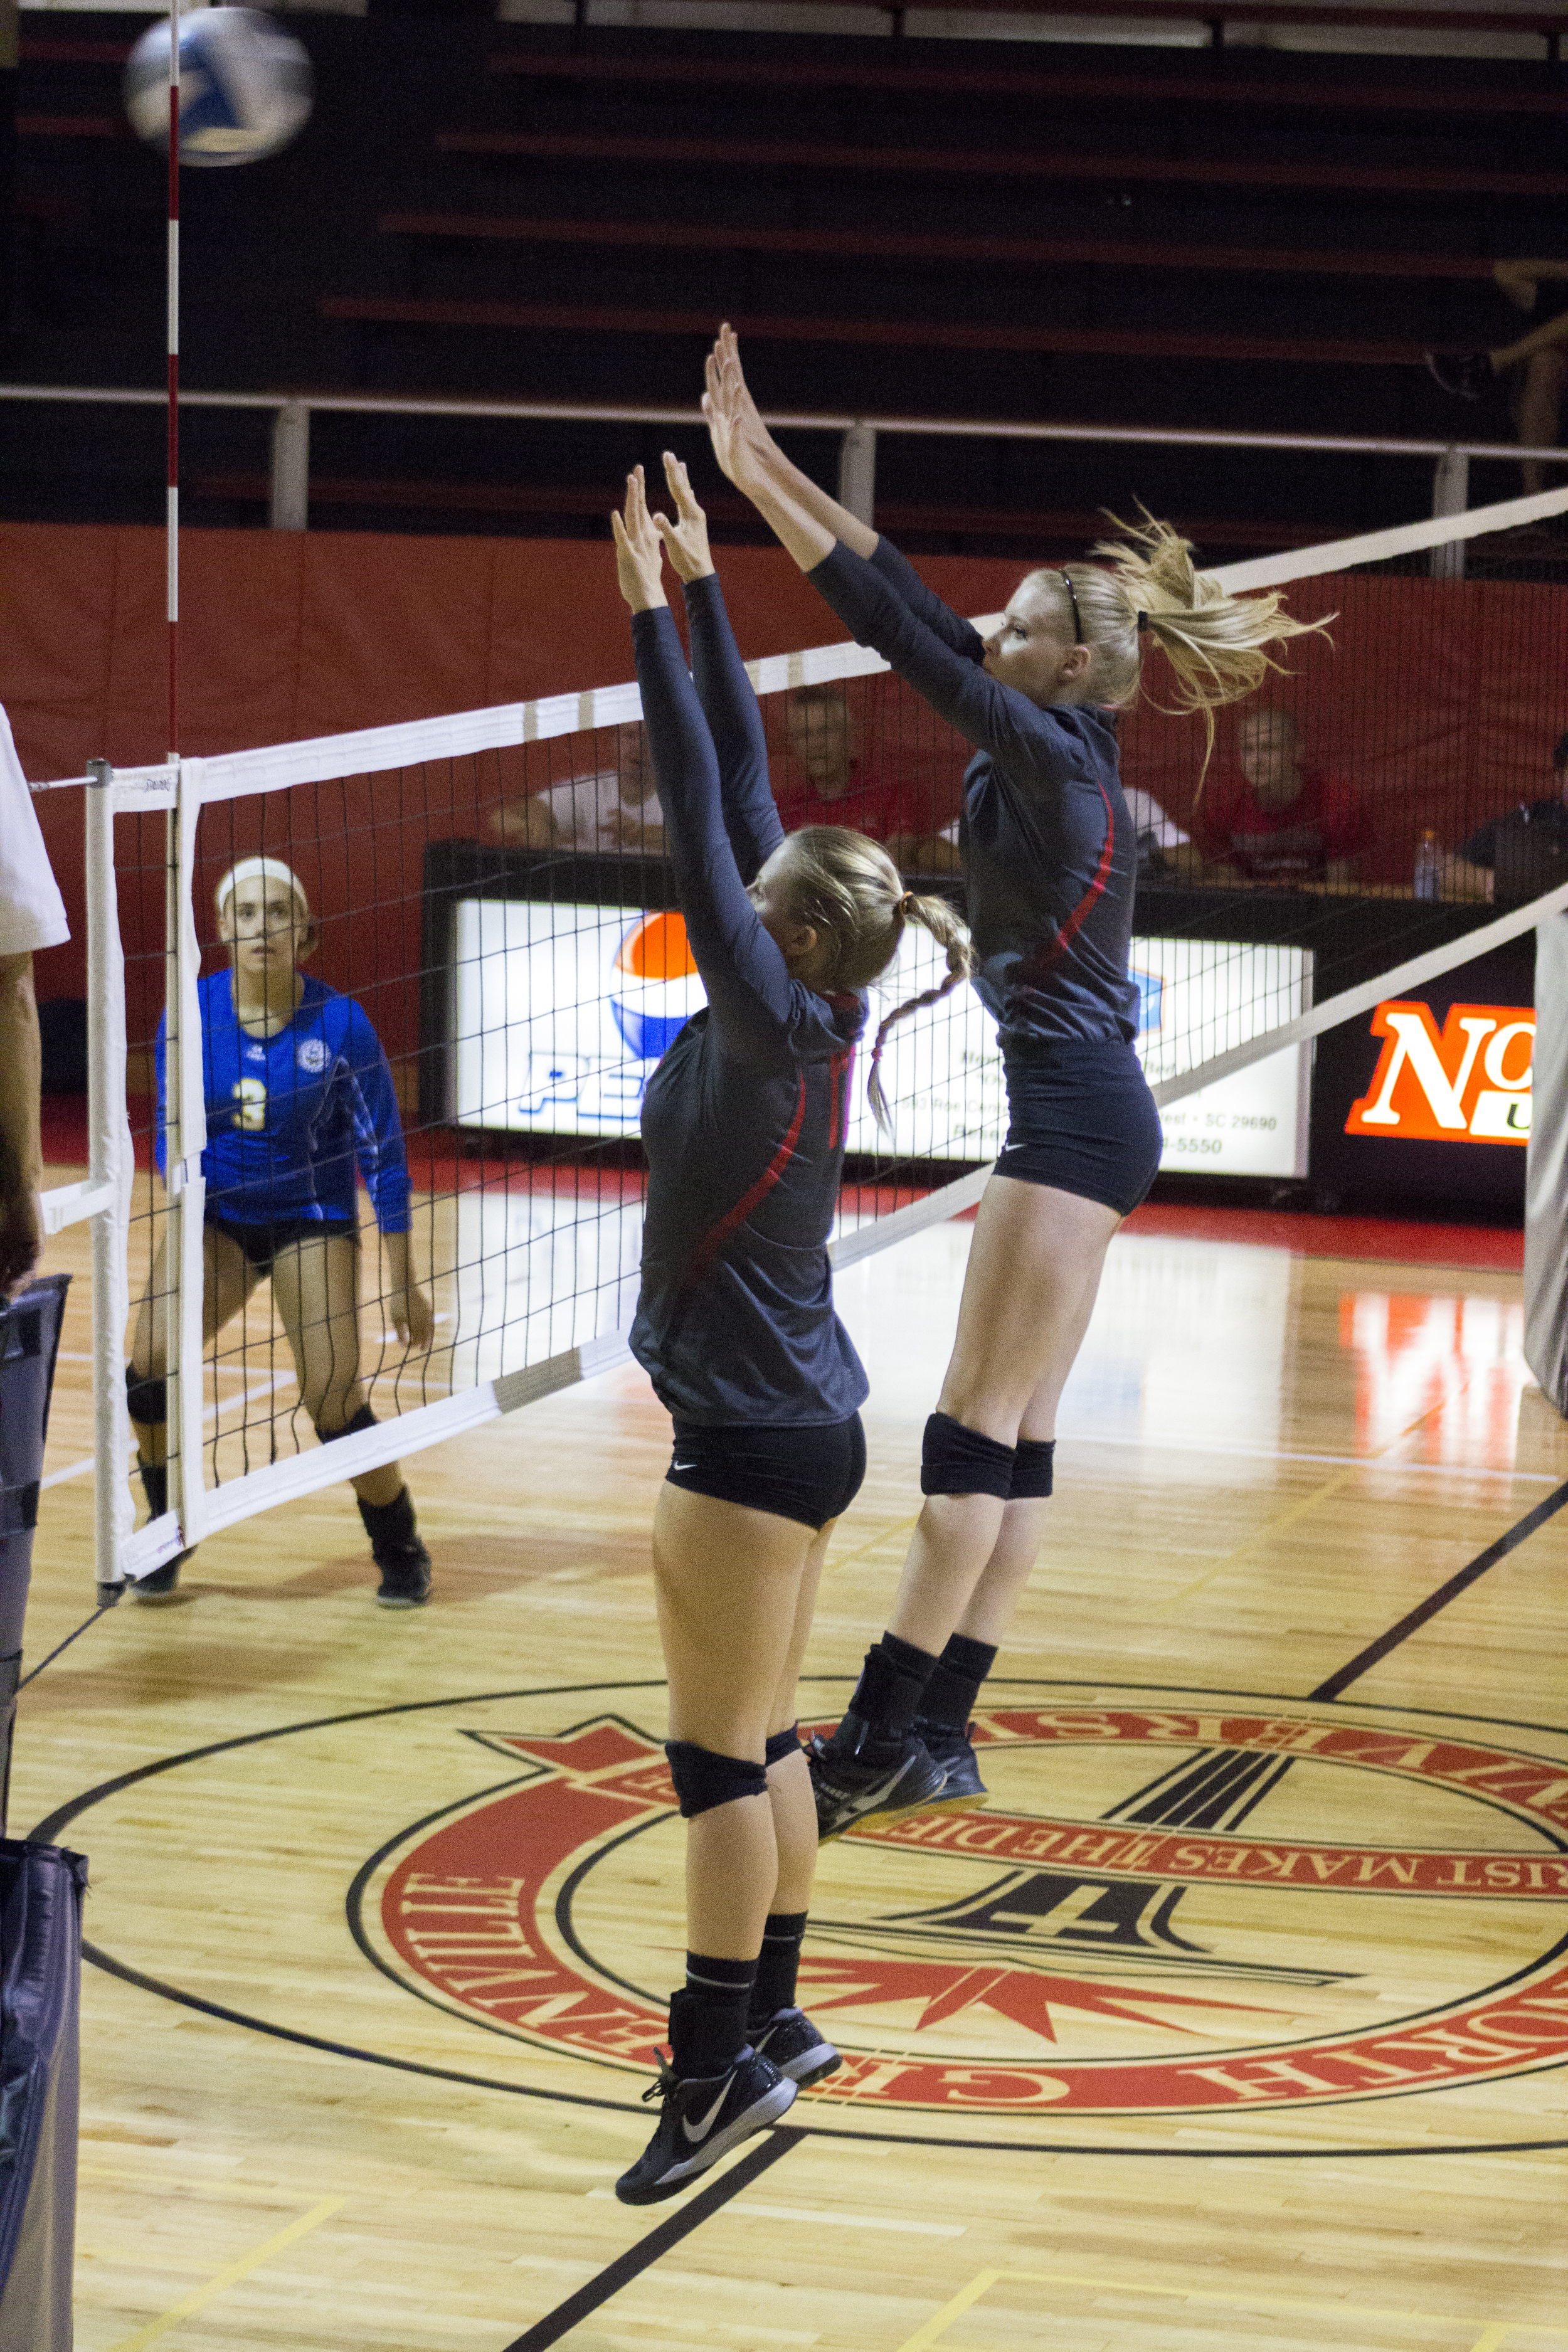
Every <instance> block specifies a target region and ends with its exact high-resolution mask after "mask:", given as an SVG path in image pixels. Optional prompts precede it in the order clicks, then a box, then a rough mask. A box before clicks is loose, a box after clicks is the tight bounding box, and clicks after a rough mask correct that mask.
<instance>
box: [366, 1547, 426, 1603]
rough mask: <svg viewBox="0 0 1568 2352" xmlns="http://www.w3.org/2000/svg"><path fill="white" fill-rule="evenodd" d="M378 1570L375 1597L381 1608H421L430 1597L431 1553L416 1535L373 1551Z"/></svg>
mask: <svg viewBox="0 0 1568 2352" xmlns="http://www.w3.org/2000/svg"><path fill="white" fill-rule="evenodd" d="M373 1557H374V1560H375V1564H376V1566H377V1568H379V1569H380V1570H381V1582H380V1584H379V1585H378V1586H377V1588H376V1595H375V1597H376V1599H377V1601H379V1602H380V1603H381V1606H382V1607H383V1608H384V1609H422V1608H423V1607H424V1605H425V1603H426V1601H428V1599H429V1598H430V1555H429V1553H428V1552H427V1551H426V1549H425V1546H424V1545H423V1543H421V1541H420V1539H419V1538H418V1537H417V1536H416V1537H415V1538H414V1539H413V1541H412V1542H411V1543H401V1544H384V1545H383V1546H382V1548H381V1549H380V1550H379V1551H378V1552H376V1553H374V1555H373Z"/></svg>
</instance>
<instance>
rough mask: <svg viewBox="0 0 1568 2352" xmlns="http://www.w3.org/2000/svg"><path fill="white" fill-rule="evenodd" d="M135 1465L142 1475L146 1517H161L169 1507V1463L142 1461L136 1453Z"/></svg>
mask: <svg viewBox="0 0 1568 2352" xmlns="http://www.w3.org/2000/svg"><path fill="white" fill-rule="evenodd" d="M136 1467H137V1469H138V1471H139V1472H140V1473H141V1476H142V1493H143V1494H144V1495H145V1496H146V1497H147V1517H149V1518H150V1519H161V1518H162V1517H163V1514H164V1512H165V1511H166V1510H167V1509H168V1507H169V1465H168V1464H167V1463H166V1462H143V1461H142V1458H141V1456H140V1455H138V1456H137V1461H136Z"/></svg>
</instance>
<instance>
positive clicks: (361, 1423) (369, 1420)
mask: <svg viewBox="0 0 1568 2352" xmlns="http://www.w3.org/2000/svg"><path fill="white" fill-rule="evenodd" d="M374 1427H375V1415H374V1412H372V1411H371V1409H370V1407H369V1405H367V1404H362V1405H361V1407H360V1409H359V1411H358V1412H356V1413H355V1415H354V1417H353V1420H352V1421H345V1422H344V1423H343V1425H342V1428H341V1429H323V1428H322V1427H321V1423H320V1422H318V1423H316V1434H317V1436H318V1437H319V1438H320V1439H321V1444H323V1445H335V1444H337V1442H338V1440H339V1438H340V1437H356V1436H357V1435H358V1434H359V1433H360V1431H361V1430H362V1429H374Z"/></svg>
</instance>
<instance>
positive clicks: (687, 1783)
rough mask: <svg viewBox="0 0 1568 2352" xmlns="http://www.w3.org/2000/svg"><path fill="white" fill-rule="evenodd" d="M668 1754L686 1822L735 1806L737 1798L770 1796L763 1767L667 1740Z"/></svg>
mask: <svg viewBox="0 0 1568 2352" xmlns="http://www.w3.org/2000/svg"><path fill="white" fill-rule="evenodd" d="M664 1752H665V1754H666V1755H667V1756H668V1759H669V1777H670V1779H671V1780H673V1781H674V1783H675V1793H676V1795H677V1796H678V1797H679V1800H680V1813H681V1819H682V1820H683V1821H688V1822H689V1821H690V1820H691V1819H692V1818H693V1816H694V1815H695V1814H698V1813H707V1812H711V1811H712V1810H713V1807H714V1806H715V1805H729V1804H732V1803H733V1802H734V1801H735V1799H736V1798H737V1797H765V1796H766V1795H767V1793H768V1776H767V1773H766V1771H765V1769H763V1766H762V1765H761V1764H746V1763H742V1760H741V1759H740V1757H738V1756H715V1755H714V1753H713V1751H712V1749H711V1748H695V1747H693V1746H692V1743H691V1742H690V1740H689V1739H667V1740H666V1741H665V1743H664Z"/></svg>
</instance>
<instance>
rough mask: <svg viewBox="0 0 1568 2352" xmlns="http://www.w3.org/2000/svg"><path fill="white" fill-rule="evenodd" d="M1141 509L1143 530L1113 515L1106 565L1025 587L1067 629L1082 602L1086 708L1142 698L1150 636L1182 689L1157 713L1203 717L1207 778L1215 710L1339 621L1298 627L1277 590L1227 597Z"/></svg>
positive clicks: (1099, 549) (1103, 546)
mask: <svg viewBox="0 0 1568 2352" xmlns="http://www.w3.org/2000/svg"><path fill="white" fill-rule="evenodd" d="M1108 512H1109V510H1108ZM1140 512H1141V513H1142V517H1143V520H1142V522H1141V523H1125V522H1123V521H1122V520H1121V517H1120V516H1118V515H1110V517H1109V519H1110V521H1111V522H1113V523H1114V524H1115V526H1116V528H1117V530H1120V531H1122V532H1124V533H1125V537H1124V538H1121V539H1102V540H1100V541H1097V542H1096V544H1095V545H1094V546H1093V547H1092V548H1091V549H1090V550H1089V553H1090V554H1091V555H1093V556H1098V557H1100V558H1101V559H1102V561H1100V562H1096V563H1069V564H1067V565H1064V566H1058V567H1056V568H1046V569H1042V570H1040V571H1038V572H1030V573H1029V575H1028V577H1027V579H1026V581H1025V582H1024V583H1022V584H1023V585H1024V586H1026V587H1029V588H1037V589H1041V590H1044V591H1045V592H1046V593H1048V594H1050V595H1052V596H1053V598H1054V600H1055V602H1056V604H1057V605H1058V609H1059V611H1060V614H1061V617H1062V620H1063V622H1064V624H1065V625H1067V626H1068V628H1069V629H1070V628H1071V627H1072V620H1073V614H1072V609H1071V605H1072V601H1073V599H1076V602H1077V609H1078V614H1079V628H1080V629H1081V635H1079V631H1078V630H1074V631H1073V634H1074V636H1075V638H1076V639H1077V641H1078V642H1079V643H1081V644H1083V645H1086V646H1088V647H1089V653H1090V656H1092V658H1091V660H1090V663H1089V672H1088V676H1087V678H1086V681H1085V686H1084V691H1083V696H1082V699H1083V700H1084V701H1086V702H1102V703H1109V704H1110V705H1111V706H1113V707H1116V706H1121V705H1126V704H1128V703H1131V702H1134V701H1136V699H1137V697H1138V691H1139V688H1140V685H1141V684H1142V667H1143V646H1142V642H1141V641H1142V638H1143V637H1144V635H1148V636H1151V637H1152V638H1153V639H1154V640H1155V642H1156V643H1157V645H1158V646H1159V647H1160V650H1161V652H1162V653H1163V655H1164V656H1165V659H1166V661H1167V663H1168V664H1169V666H1170V668H1171V672H1172V675H1173V677H1174V679H1175V689H1176V690H1175V699H1174V701H1173V702H1171V703H1156V704H1155V706H1154V707H1155V709H1157V710H1168V711H1172V712H1174V713H1175V714H1177V715H1178V716H1182V717H1185V716H1187V715H1188V714H1189V713H1191V712H1193V711H1200V712H1201V713H1202V715H1203V721H1204V730H1205V735H1206V737H1207V744H1206V748H1205V752H1204V768H1205V772H1206V771H1207V768H1208V763H1209V760H1210V758H1211V756H1212V754H1213V751H1214V740H1215V728H1214V714H1215V711H1216V710H1218V709H1222V708H1223V706H1224V705H1225V704H1226V703H1227V702H1240V701H1243V700H1244V699H1245V698H1246V697H1247V695H1249V694H1255V693H1256V692H1257V690H1258V688H1259V687H1260V686H1261V685H1262V684H1263V681H1264V679H1265V678H1266V677H1268V673H1269V671H1270V670H1274V671H1281V670H1282V668H1283V665H1282V664H1281V663H1279V662H1277V661H1276V660H1275V659H1274V658H1273V656H1271V655H1270V653H1269V652H1268V647H1269V646H1277V645H1283V644H1284V643H1285V641H1286V640H1287V639H1288V638H1290V637H1304V636H1310V635H1312V634H1313V633H1314V632H1315V631H1318V630H1321V629H1326V628H1327V627H1328V625H1329V621H1331V620H1332V619H1333V618H1334V615H1333V614H1329V616H1328V618H1327V619H1325V620H1321V621H1293V620H1292V619H1291V618H1290V616H1289V614H1288V613H1287V612H1286V611H1285V610H1284V603H1285V600H1284V597H1283V596H1282V595H1281V593H1280V592H1279V590H1278V589H1277V588H1276V589H1268V590H1265V591H1264V593H1262V594H1261V595H1257V596H1231V595H1227V594H1226V591H1225V590H1224V589H1223V588H1222V587H1221V586H1220V584H1219V583H1218V581H1217V580H1216V579H1215V577H1214V574H1213V573H1212V572H1200V571H1198V569H1197V567H1196V566H1195V564H1194V562H1193V548H1192V542H1191V541H1189V540H1185V539H1184V538H1183V537H1182V535H1181V533H1180V531H1178V530H1173V529H1172V527H1171V525H1170V524H1169V523H1168V522H1159V521H1156V520H1155V518H1154V517H1153V516H1152V514H1151V513H1150V512H1149V511H1148V509H1147V508H1141V509H1140ZM1064 573H1065V579H1064ZM1068 582H1070V583H1071V590H1072V595H1071V597H1070V598H1069V595H1068V586H1067V583H1068ZM1201 789H1202V787H1201V785H1200V790H1201Z"/></svg>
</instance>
